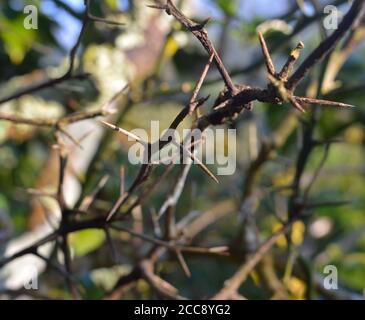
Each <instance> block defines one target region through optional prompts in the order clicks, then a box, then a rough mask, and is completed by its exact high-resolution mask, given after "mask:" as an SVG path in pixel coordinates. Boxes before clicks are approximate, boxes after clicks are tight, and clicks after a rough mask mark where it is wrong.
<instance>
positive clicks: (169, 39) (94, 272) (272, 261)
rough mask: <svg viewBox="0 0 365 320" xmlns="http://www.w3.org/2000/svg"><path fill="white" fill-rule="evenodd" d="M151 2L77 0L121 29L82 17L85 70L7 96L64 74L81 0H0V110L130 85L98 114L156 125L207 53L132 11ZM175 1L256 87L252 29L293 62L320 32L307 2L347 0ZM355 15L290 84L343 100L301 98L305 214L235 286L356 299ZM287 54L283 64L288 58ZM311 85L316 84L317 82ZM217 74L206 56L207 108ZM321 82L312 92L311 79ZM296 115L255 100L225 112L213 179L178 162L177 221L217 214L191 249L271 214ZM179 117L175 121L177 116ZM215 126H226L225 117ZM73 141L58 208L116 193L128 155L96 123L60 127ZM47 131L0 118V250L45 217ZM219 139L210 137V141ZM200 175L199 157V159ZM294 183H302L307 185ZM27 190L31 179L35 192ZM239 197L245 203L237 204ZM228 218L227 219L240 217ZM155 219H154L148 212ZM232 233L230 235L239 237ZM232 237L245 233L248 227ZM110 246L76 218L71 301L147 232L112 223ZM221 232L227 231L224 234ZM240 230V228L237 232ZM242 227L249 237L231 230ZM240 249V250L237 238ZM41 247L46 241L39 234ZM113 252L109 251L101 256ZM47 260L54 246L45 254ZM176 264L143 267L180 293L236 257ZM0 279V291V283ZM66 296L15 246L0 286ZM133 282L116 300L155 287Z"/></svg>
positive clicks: (359, 246) (360, 35) (136, 252)
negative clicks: (233, 114)
mask: <svg viewBox="0 0 365 320" xmlns="http://www.w3.org/2000/svg"><path fill="white" fill-rule="evenodd" d="M151 3H152V2H151V1H144V0H119V1H118V0H101V1H92V6H91V9H92V12H93V14H94V15H95V16H98V17H103V18H105V19H108V20H112V21H117V22H121V23H124V25H123V26H119V25H107V24H105V23H98V22H93V23H91V24H89V25H88V27H87V29H86V30H85V32H84V34H83V36H82V38H81V46H80V48H79V50H78V54H77V58H76V65H75V72H76V73H90V76H89V77H87V78H86V79H82V80H78V79H70V80H69V81H65V82H62V83H60V84H58V85H55V86H52V87H49V88H46V89H43V90H39V91H36V92H33V93H32V94H24V95H21V96H20V97H19V98H16V99H11V100H9V101H7V100H8V99H7V97H9V96H11V95H12V94H13V93H16V92H18V91H19V90H21V89H23V88H27V87H29V86H32V85H34V84H36V83H39V82H42V81H44V80H45V79H48V78H54V77H59V76H61V75H62V74H64V73H65V72H66V70H67V68H68V64H69V52H70V50H71V49H72V47H73V46H74V44H75V42H76V41H77V38H78V36H79V33H80V28H81V26H82V17H83V12H84V1H82V0H72V1H71V0H42V1H40V0H39V1H35V0H34V1H23V0H5V1H2V2H1V3H0V66H1V68H0V70H1V73H0V101H1V104H0V115H1V114H2V113H6V114H14V115H17V116H22V117H27V118H52V119H53V118H59V117H63V116H65V115H68V114H71V113H73V112H78V111H84V110H94V109H96V108H98V107H100V106H102V105H103V104H105V103H106V102H107V101H109V100H110V99H111V98H112V97H113V96H114V95H115V94H116V93H118V92H119V91H120V90H121V89H122V88H123V87H124V86H125V85H126V84H127V83H129V84H130V88H129V89H128V90H127V92H126V93H125V95H124V96H123V97H122V98H120V99H118V101H117V103H115V104H114V105H113V108H115V110H116V111H115V112H116V114H115V115H114V116H113V118H112V119H113V123H118V125H120V126H121V127H123V128H125V129H127V130H132V129H135V128H145V129H147V130H149V126H150V121H151V120H158V121H160V126H161V129H164V128H166V127H168V125H169V124H170V122H171V121H172V119H173V118H174V117H175V116H176V114H177V113H178V112H179V111H180V110H181V108H182V106H183V105H185V104H186V103H188V102H189V100H190V97H191V91H192V89H193V87H194V84H195V83H196V81H197V79H198V78H199V76H200V73H201V71H202V69H203V67H204V65H205V63H206V62H207V58H208V57H207V55H206V53H205V52H204V50H203V49H202V48H201V45H200V44H199V42H198V41H196V39H195V38H194V37H193V36H192V35H191V34H189V33H188V32H186V30H184V29H182V28H181V26H180V25H179V23H177V22H176V21H174V20H173V19H172V18H171V17H170V16H168V15H166V14H165V13H164V12H159V11H157V10H153V9H151V8H148V7H147V5H148V4H151ZM175 3H179V5H180V6H181V8H182V9H183V11H184V13H186V15H187V16H189V17H191V18H192V19H195V20H198V21H200V20H204V19H206V18H207V17H211V18H212V19H211V21H210V22H209V24H208V27H207V28H208V32H209V35H210V37H211V39H212V41H213V42H214V44H215V46H216V48H217V50H218V52H219V54H220V55H221V57H222V60H223V62H224V64H225V65H226V67H227V69H228V70H229V71H230V73H231V74H232V76H234V81H235V82H236V83H242V84H247V85H250V86H260V87H265V86H266V84H267V79H266V72H265V66H264V61H263V58H262V53H261V49H260V46H259V41H258V36H257V30H258V29H259V30H261V31H262V32H264V34H265V38H266V40H267V42H268V46H269V48H270V50H271V52H272V55H273V59H274V62H275V64H276V65H277V66H278V68H279V67H280V66H281V65H282V64H283V63H284V62H285V61H286V58H287V56H288V53H289V52H290V51H291V50H292V49H293V48H294V47H295V46H296V45H297V43H298V42H299V41H303V42H304V43H305V46H306V47H305V49H304V50H303V53H302V56H301V58H300V60H299V63H300V62H301V61H303V59H304V58H305V57H306V56H308V55H309V54H310V52H311V51H312V50H313V49H314V48H315V47H316V46H317V45H318V44H319V43H320V41H321V39H323V37H324V36H325V35H326V34H329V33H331V32H332V31H331V30H326V29H324V28H323V23H322V22H323V8H324V6H325V5H326V4H334V3H335V4H336V5H337V7H338V9H339V10H340V12H342V13H343V14H344V13H346V12H347V10H348V8H349V4H348V1H320V0H313V1H312V0H310V1H306V0H297V1H294V0H276V1H269V0H256V1H247V0H232V1H224V0H195V1H191V0H185V1H184V0H183V1H180V2H179V1H175ZM28 4H32V5H35V6H36V7H37V8H38V10H39V11H38V29H36V30H34V29H31V30H27V29H25V28H24V27H23V21H24V18H25V16H26V14H24V13H23V8H24V7H25V6H26V5H28ZM364 39H365V24H364V23H361V24H360V26H359V27H358V28H357V29H356V31H353V32H351V36H349V37H347V38H346V39H345V40H344V41H342V42H341V43H340V44H339V45H338V47H337V49H336V50H335V51H334V52H332V54H331V56H330V58H329V59H327V60H326V61H325V62H323V63H321V64H318V66H317V67H316V69H315V70H313V71H312V72H311V74H310V76H308V77H307V79H306V80H305V81H304V83H303V84H301V86H300V88H299V91H298V92H300V93H301V95H303V96H304V95H312V96H321V97H326V98H328V99H330V100H334V101H340V102H344V103H349V104H353V105H355V106H356V108H355V109H351V110H339V109H334V108H322V109H320V110H318V111H317V118H316V126H315V130H314V136H315V139H317V140H318V141H321V142H322V143H320V144H319V145H318V146H317V147H316V148H313V150H312V151H311V153H310V155H309V158H308V160H307V162H306V166H305V170H304V173H303V175H302V177H301V181H300V184H301V195H302V196H303V197H307V198H306V199H309V200H308V202H309V203H310V204H311V206H309V207H308V211H307V212H306V215H305V219H303V220H301V221H298V222H296V223H295V224H294V225H293V228H292V232H291V234H290V235H289V236H287V237H284V236H283V237H281V238H280V239H279V240H278V241H277V243H276V244H275V246H274V247H273V249H272V250H271V251H270V253H268V254H267V255H265V258H264V259H263V260H262V261H261V263H260V264H259V265H258V267H257V268H255V270H254V271H253V272H252V273H251V274H250V276H249V278H248V279H247V281H245V282H244V284H243V285H242V287H241V288H240V293H241V294H242V296H243V297H245V298H248V299H270V298H273V299H327V298H328V299H332V298H341V297H342V298H346V299H357V298H362V297H364V288H365V183H364V182H365V180H364V178H365V167H364V163H365V153H364V151H365V149H364V147H365V145H364V143H365V140H364V134H365V126H364V125H365V113H364V112H365V111H364V110H365V109H364V101H365V90H364V83H365V72H364V71H365V59H364V54H365V46H364V41H363V40H364ZM299 63H298V65H299ZM319 84H320V85H319ZM223 85H224V84H223V83H222V81H221V80H220V78H219V74H218V73H217V71H216V69H215V68H214V67H212V68H211V70H210V72H209V74H208V78H207V81H206V83H205V85H204V87H203V90H202V93H201V96H205V95H208V94H210V95H211V98H210V100H209V102H208V103H207V104H206V106H205V107H203V108H202V112H207V111H208V110H209V108H210V107H211V105H212V104H213V102H214V99H215V97H216V96H217V95H218V94H219V92H220V91H221V90H222V89H223ZM319 87H321V89H318V88H319ZM310 118H311V113H310V112H309V113H308V114H305V115H303V116H302V115H298V114H296V113H292V112H291V107H290V106H289V105H283V106H273V105H268V104H262V103H258V102H257V103H255V107H254V110H253V111H252V112H246V113H245V114H243V115H242V116H241V117H240V118H239V119H238V120H237V121H234V122H232V124H230V125H229V127H230V128H235V129H237V134H238V136H237V147H236V149H237V170H236V172H235V174H234V175H231V176H219V177H218V178H219V181H220V183H219V185H217V184H213V183H212V180H211V179H210V178H209V177H208V176H206V175H205V174H204V173H203V172H202V171H201V170H199V168H197V167H196V166H193V168H192V170H191V172H190V173H189V175H188V177H187V181H186V184H185V187H184V190H183V192H182V195H181V199H180V201H179V202H178V204H177V206H176V208H175V210H176V216H177V217H178V218H179V219H181V218H183V217H184V216H187V215H189V214H191V213H192V212H195V213H196V214H197V215H203V214H204V213H207V212H210V211H211V212H218V216H220V218H219V219H217V220H216V221H215V222H214V223H212V224H211V225H209V226H208V227H207V228H205V229H204V230H202V231H201V232H199V233H198V235H196V236H194V238H193V240H192V241H193V244H196V245H199V246H225V245H227V246H231V248H232V251H235V250H236V251H238V252H239V254H237V256H240V255H242V256H245V255H246V254H249V253H250V252H251V251H254V250H255V249H256V248H257V242H260V241H262V240H264V239H266V238H268V237H269V236H270V235H271V234H272V233H273V232H275V231H276V230H278V228H280V226H281V225H282V222H283V221H285V217H286V216H287V213H288V207H289V205H290V204H289V202H290V197H291V190H290V188H288V186H290V185H291V183H292V181H293V179H294V176H295V173H296V167H297V160H298V157H300V151H301V150H302V147H303V136H304V134H305V124H304V123H305V122H306V121H307V120H308V119H310ZM193 120H194V119H193V118H192V119H188V120H186V121H185V122H184V124H183V127H185V128H189V126H190V125H191V123H192V121H193ZM226 127H227V126H226ZM285 127H290V129H289V132H288V133H287V134H286V136H285V139H284V141H283V143H282V144H281V145H280V146H279V147H278V148H277V149H276V150H273V153H272V154H270V155H269V156H268V158H267V159H265V161H264V164H263V165H262V166H261V167H260V172H259V174H257V177H256V178H257V180H256V182H255V187H254V191H250V193H249V195H248V193H247V192H248V191H247V190H246V191H245V183H246V182H247V176H248V174H249V172H250V168H252V163H254V161H255V160H256V159H257V158H258V157H259V154H260V150H261V147H262V145H263V141H266V140H267V139H269V138H270V137H271V136H272V135H273V134H274V132H277V130H280V128H285ZM68 130H69V132H70V133H72V135H73V136H75V137H76V138H77V139H79V140H82V145H83V148H82V149H80V148H77V147H75V146H74V145H73V144H72V142H70V141H68V142H67V144H68V147H69V149H70V161H69V166H68V168H67V177H66V181H65V186H64V192H65V198H66V202H67V203H68V204H69V205H70V206H73V205H75V204H76V203H78V202H80V199H81V198H82V197H84V196H85V195H87V194H89V193H90V192H92V190H94V188H95V186H96V185H97V184H98V182H100V180H101V179H103V178H105V179H107V182H106V183H105V186H104V188H103V189H102V190H101V191H100V193H99V195H98V197H97V198H96V199H95V202H94V203H93V207H92V211H93V212H94V213H95V214H97V213H98V211H99V210H100V211H103V212H105V211H107V210H108V208H110V207H111V206H112V205H113V203H114V202H115V200H116V199H117V198H118V193H119V184H120V179H119V172H120V168H121V166H123V167H124V168H125V184H126V186H129V185H130V184H131V183H132V181H133V179H134V178H135V176H136V175H137V173H138V169H139V167H138V166H134V165H131V164H130V163H129V161H128V157H127V155H128V147H129V146H130V143H128V141H127V139H126V138H125V137H124V136H122V135H118V134H114V133H111V132H109V131H108V130H107V129H105V128H104V127H102V126H101V125H100V124H99V123H98V122H97V121H96V120H93V119H91V120H86V121H82V122H80V123H75V124H73V125H70V126H69V128H68ZM54 144H55V140H54V136H53V134H52V129H49V128H39V127H35V126H29V125H19V124H15V123H13V122H9V121H3V120H1V119H0V257H5V256H8V255H10V254H12V253H14V252H16V251H17V250H19V249H21V248H24V247H26V246H27V245H30V244H32V242H34V241H36V240H37V239H40V238H42V237H43V236H45V235H47V234H48V233H49V232H51V231H52V230H53V228H54V227H55V225H57V221H59V208H58V206H57V203H56V202H55V201H54V199H52V197H49V196H47V193H51V192H54V191H55V189H56V188H57V179H58V176H57V172H58V171H57V170H58V169H57V167H58V163H57V160H58V159H57V156H56V150H55V148H53V146H54ZM220 147H221V149H222V150H223V152H224V146H220ZM209 167H210V169H211V170H212V171H213V172H215V167H214V165H212V166H209ZM177 174H178V168H175V169H173V170H172V172H171V174H169V175H168V176H167V177H166V180H165V181H164V182H163V183H162V184H160V185H159V187H158V188H157V190H156V191H155V192H154V193H153V194H152V196H151V197H150V198H149V200H148V201H147V202H146V203H144V204H143V205H142V206H139V207H137V209H136V210H134V213H133V217H134V218H133V219H134V220H133V221H132V225H133V228H136V230H139V231H140V232H143V233H146V234H151V235H153V234H158V230H157V231H156V226H154V225H153V223H152V222H151V215H153V214H154V213H156V211H157V212H158V210H159V208H160V207H161V205H162V204H163V202H164V200H165V199H166V197H167V195H168V194H169V192H170V190H171V187H172V185H173V182H174V181H175V179H176V175H177ZM308 186H309V187H308ZM40 190H41V192H40ZM242 205H249V207H250V209H249V210H248V212H249V213H248V214H245V212H246V211H245V209H242ZM239 225H241V226H242V227H241V228H240V227H239ZM161 228H162V229H163V224H161ZM243 233H244V235H242V234H243ZM247 234H254V236H252V237H253V238H254V240H253V241H252V237H250V236H247ZM112 237H113V241H114V245H115V252H116V253H117V257H113V255H112V254H111V252H110V248H109V247H108V243H107V239H106V235H105V234H104V232H103V231H101V230H93V229H88V230H83V231H79V232H74V233H72V235H71V236H70V247H71V252H72V260H73V270H74V275H75V276H76V278H77V281H78V282H79V285H80V287H81V288H82V289H81V294H82V297H83V298H85V299H100V298H103V297H104V296H105V295H106V294H107V292H109V291H110V290H111V289H112V288H113V286H114V285H115V283H116V281H117V280H118V278H119V277H120V276H122V275H125V274H128V272H130V271H131V270H132V269H133V267H134V265H135V263H136V261H138V259H140V257H141V256H143V255H144V254H145V253H146V251H147V250H148V248H149V246H150V245H149V244H148V243H147V244H146V243H141V242H139V240H138V241H137V240H136V239H132V238H131V237H130V236H129V235H128V234H126V233H115V234H112ZM237 237H238V238H239V237H241V239H240V240H237ZM242 239H243V240H242ZM247 239H249V240H247ZM245 246H247V248H246V247H245ZM42 250H44V254H45V255H50V254H54V251H55V250H54V248H53V247H52V246H51V247H49V246H48V247H47V246H44V248H43V247H42ZM115 258H116V259H115ZM55 259H56V260H57V250H56V257H55ZM185 259H186V262H187V264H188V266H189V269H190V271H191V277H187V276H186V275H185V274H184V272H183V270H182V268H181V266H180V265H179V263H178V261H177V259H176V257H174V256H173V255H171V256H170V255H167V257H165V259H164V261H163V262H161V263H160V264H159V265H158V266H157V267H156V270H157V272H158V273H159V275H160V276H161V277H162V278H163V279H165V280H167V281H168V282H169V283H171V284H172V285H173V286H175V287H177V288H179V291H180V293H181V294H182V295H183V296H186V297H189V298H209V297H211V296H213V295H214V294H215V293H216V292H217V291H219V289H220V288H221V287H222V286H223V283H224V281H225V280H226V279H228V278H229V277H230V276H231V275H232V274H233V273H234V272H235V270H237V268H238V266H239V265H240V263H241V262H242V261H240V259H238V258H237V257H236V258H231V259H230V258H229V257H228V258H227V257H217V256H210V255H207V256H201V255H194V254H192V255H189V254H187V255H186V257H185ZM29 264H32V265H34V266H36V268H37V270H38V271H39V273H40V275H39V290H37V291H35V292H22V291H19V289H21V287H22V284H23V283H24V277H25V275H24V272H23V271H22V270H24V267H25V266H27V265H29ZM328 265H334V266H336V267H337V270H338V281H339V289H338V290H333V291H331V290H326V289H324V288H323V278H324V277H325V276H326V274H325V273H324V268H325V266H328ZM1 292H3V295H1ZM23 296H25V297H34V298H50V299H67V298H70V293H69V291H68V289H67V286H66V284H65V283H64V280H63V278H62V277H61V276H60V275H59V274H58V273H57V272H55V271H54V270H53V269H52V268H50V267H49V266H47V265H45V263H44V261H41V260H40V259H39V258H37V257H32V256H29V255H27V256H25V257H22V258H20V259H17V260H14V261H12V262H11V263H10V264H8V265H6V266H3V268H1V269H0V297H2V298H4V299H8V298H16V297H23ZM155 297H156V295H155V294H154V292H153V290H151V288H150V287H149V286H148V285H147V284H146V282H145V281H144V280H140V281H137V283H135V285H134V286H133V288H131V289H130V290H128V291H127V292H126V293H125V294H124V295H123V296H122V297H121V298H123V299H141V298H144V299H149V298H155Z"/></svg>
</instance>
